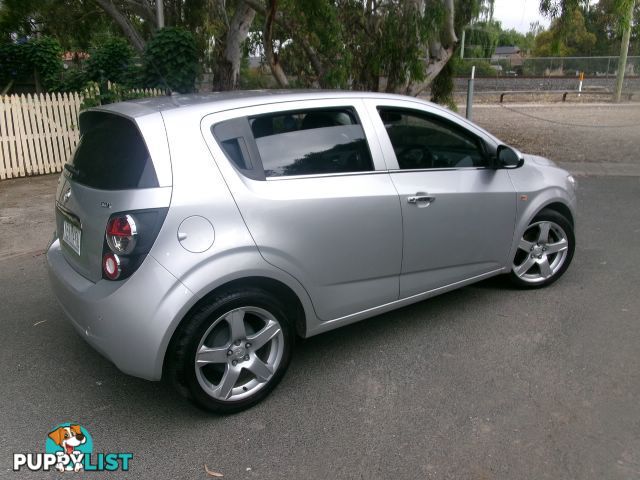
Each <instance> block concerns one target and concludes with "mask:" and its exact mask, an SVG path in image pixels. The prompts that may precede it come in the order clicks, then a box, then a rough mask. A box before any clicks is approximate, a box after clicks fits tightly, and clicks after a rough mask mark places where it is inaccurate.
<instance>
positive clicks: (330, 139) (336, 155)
mask: <svg viewBox="0 0 640 480" xmlns="http://www.w3.org/2000/svg"><path fill="white" fill-rule="evenodd" d="M249 124H250V127H251V132H252V133H253V137H254V139H255V143H256V147H257V150H258V153H259V156H260V160H261V161H262V166H263V168H264V173H265V176H266V177H281V176H293V175H318V174H327V173H348V172H366V171H370V170H373V162H372V160H371V153H370V152H369V147H368V145H367V141H366V138H365V136H364V131H363V130H362V127H361V126H360V124H359V123H358V118H357V116H356V113H355V111H354V110H353V109H351V108H334V109H323V110H318V109H314V110H301V111H295V112H279V113H277V114H269V115H260V116H256V117H251V118H249Z"/></svg>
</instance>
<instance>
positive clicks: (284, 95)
mask: <svg viewBox="0 0 640 480" xmlns="http://www.w3.org/2000/svg"><path fill="white" fill-rule="evenodd" d="M330 98H386V99H392V98H394V99H405V100H407V99H411V100H414V101H418V102H423V103H429V102H426V101H424V100H420V99H417V98H415V97H407V96H403V95H395V94H391V93H373V92H358V91H344V90H233V91H228V92H213V93H194V94H187V95H182V94H175V93H174V94H172V95H167V96H162V97H151V98H142V99H137V100H129V101H126V102H120V103H112V104H108V105H103V106H101V107H96V108H92V109H91V110H101V111H110V112H113V113H117V114H120V115H124V116H127V117H132V118H135V117H141V116H144V115H150V114H154V113H158V112H166V111H169V110H177V109H180V110H188V109H194V110H201V109H202V107H205V108H206V107H209V108H210V109H211V113H213V112H216V111H222V110H229V109H233V108H241V107H247V106H252V105H263V104H268V103H278V102H293V101H299V100H321V99H330Z"/></svg>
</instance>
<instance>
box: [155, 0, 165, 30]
mask: <svg viewBox="0 0 640 480" xmlns="http://www.w3.org/2000/svg"><path fill="white" fill-rule="evenodd" d="M163 2H164V0H156V19H157V20H158V30H160V29H161V28H164V3H163Z"/></svg>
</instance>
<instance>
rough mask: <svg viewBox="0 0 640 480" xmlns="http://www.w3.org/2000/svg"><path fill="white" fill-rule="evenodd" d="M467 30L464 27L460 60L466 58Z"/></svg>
mask: <svg viewBox="0 0 640 480" xmlns="http://www.w3.org/2000/svg"><path fill="white" fill-rule="evenodd" d="M466 34H467V30H466V29H465V28H464V27H462V40H461V41H460V60H463V59H464V41H465V37H466V36H467V35H466Z"/></svg>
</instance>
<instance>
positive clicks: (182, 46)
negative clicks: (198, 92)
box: [143, 27, 198, 93]
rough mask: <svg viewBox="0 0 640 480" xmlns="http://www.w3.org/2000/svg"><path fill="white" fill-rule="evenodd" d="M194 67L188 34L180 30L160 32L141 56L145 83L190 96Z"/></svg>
mask: <svg viewBox="0 0 640 480" xmlns="http://www.w3.org/2000/svg"><path fill="white" fill-rule="evenodd" d="M197 65H198V52H197V49H196V42H195V39H194V37H193V35H192V34H191V32H189V31H188V30H185V29H183V28H180V27H168V28H163V29H162V30H160V31H158V32H157V33H156V35H155V36H154V37H153V38H152V39H151V40H150V41H149V43H148V44H147V47H146V49H145V52H144V67H143V68H144V73H145V80H146V82H145V83H146V84H147V86H149V87H153V88H163V89H166V88H169V89H171V90H172V91H176V92H179V93H189V92H193V91H194V90H195V81H196V73H197Z"/></svg>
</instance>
